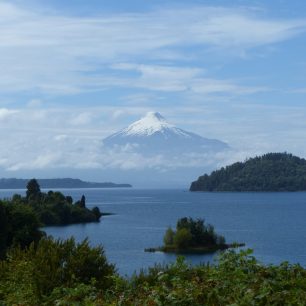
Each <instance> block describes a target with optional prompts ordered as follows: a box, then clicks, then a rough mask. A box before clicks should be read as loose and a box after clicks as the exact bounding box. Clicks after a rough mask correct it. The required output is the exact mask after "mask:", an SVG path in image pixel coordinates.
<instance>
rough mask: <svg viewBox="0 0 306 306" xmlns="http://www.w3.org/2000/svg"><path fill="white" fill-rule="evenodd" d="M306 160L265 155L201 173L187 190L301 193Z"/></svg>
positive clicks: (278, 154) (281, 155)
mask: <svg viewBox="0 0 306 306" xmlns="http://www.w3.org/2000/svg"><path fill="white" fill-rule="evenodd" d="M305 190H306V160H305V159H304V158H299V157H297V156H293V155H292V154H288V153H268V154H265V155H262V156H257V157H254V158H250V159H248V160H246V161H245V162H237V163H234V164H232V165H230V166H227V167H223V168H221V169H219V170H216V171H213V172H212V173H211V174H210V175H208V174H204V175H202V176H200V177H199V178H198V180H196V181H194V182H192V184H191V186H190V191H236V192H240V191H305Z"/></svg>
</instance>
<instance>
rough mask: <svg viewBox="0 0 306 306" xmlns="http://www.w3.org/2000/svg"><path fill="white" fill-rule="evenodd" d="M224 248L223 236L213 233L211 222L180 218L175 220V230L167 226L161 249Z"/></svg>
mask: <svg viewBox="0 0 306 306" xmlns="http://www.w3.org/2000/svg"><path fill="white" fill-rule="evenodd" d="M216 247H218V248H219V247H220V248H223V247H224V248H225V247H226V245H225V239H224V237H223V236H220V235H217V234H216V233H215V230H214V227H213V226H212V225H211V224H207V225H206V224H205V222H204V220H203V219H197V220H194V219H192V218H186V217H185V218H181V219H179V220H178V221H177V224H176V231H174V230H172V228H171V227H169V228H168V229H167V231H166V233H165V236H164V246H163V247H162V250H163V251H173V250H175V251H184V250H190V251H191V250H196V249H198V250H210V249H215V248H216Z"/></svg>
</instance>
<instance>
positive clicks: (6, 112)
mask: <svg viewBox="0 0 306 306" xmlns="http://www.w3.org/2000/svg"><path fill="white" fill-rule="evenodd" d="M16 113H18V111H17V110H10V109H7V108H0V120H3V119H7V118H9V117H11V116H12V115H14V114H16Z"/></svg>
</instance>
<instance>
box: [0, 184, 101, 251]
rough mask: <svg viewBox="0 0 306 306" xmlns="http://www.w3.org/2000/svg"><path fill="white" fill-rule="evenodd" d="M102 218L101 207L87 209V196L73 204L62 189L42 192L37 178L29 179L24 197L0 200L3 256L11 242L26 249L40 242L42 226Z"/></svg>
mask: <svg viewBox="0 0 306 306" xmlns="http://www.w3.org/2000/svg"><path fill="white" fill-rule="evenodd" d="M100 217H101V212H100V210H99V208H98V207H94V208H93V209H92V210H89V209H88V208H86V199H85V196H82V198H81V199H80V201H77V202H75V203H73V200H72V198H71V197H70V196H64V195H63V194H62V193H60V192H53V191H49V192H48V193H43V192H41V190H40V187H39V185H38V183H37V181H36V180H35V179H33V180H30V181H29V182H28V185H27V191H26V196H25V197H22V196H21V195H18V194H15V195H14V196H13V197H12V198H11V199H8V200H1V201H0V257H3V256H4V255H5V252H6V249H7V248H8V247H10V246H12V245H19V246H21V247H22V248H24V247H26V246H28V245H30V243H31V242H37V241H38V240H39V239H40V238H41V237H42V236H43V232H42V231H40V227H41V226H43V225H66V224H71V223H82V222H97V221H99V219H100Z"/></svg>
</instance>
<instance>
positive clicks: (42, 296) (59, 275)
mask: <svg viewBox="0 0 306 306" xmlns="http://www.w3.org/2000/svg"><path fill="white" fill-rule="evenodd" d="M114 273H115V270H114V266H113V265H111V264H109V263H108V262H107V260H106V258H105V255H104V251H103V249H102V248H101V247H94V248H92V247H90V246H89V244H88V241H87V240H84V241H83V242H82V243H80V244H76V243H75V241H74V239H68V240H66V241H60V240H53V239H52V238H43V239H41V240H40V241H39V242H38V243H37V244H36V245H35V244H34V243H32V244H31V245H30V246H29V247H28V248H25V249H21V248H20V247H15V248H12V249H11V250H10V251H9V252H8V254H7V259H6V260H3V261H2V262H0V301H1V300H2V301H3V303H4V304H5V305H54V304H55V299H56V297H57V296H61V297H64V296H65V295H66V291H67V290H69V289H68V288H71V292H73V291H75V290H84V289H86V290H85V292H86V294H88V292H89V291H88V290H87V289H89V290H90V291H97V290H106V289H108V288H110V286H111V285H112V282H113V281H112V276H113V275H114ZM91 287H92V288H91ZM75 288H77V289H75ZM78 294H79V293H78ZM0 304H1V302H0ZM56 305H71V304H69V303H67V304H56Z"/></svg>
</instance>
